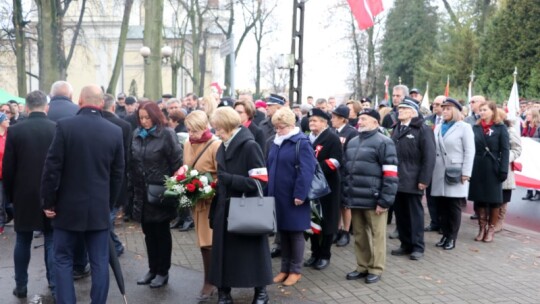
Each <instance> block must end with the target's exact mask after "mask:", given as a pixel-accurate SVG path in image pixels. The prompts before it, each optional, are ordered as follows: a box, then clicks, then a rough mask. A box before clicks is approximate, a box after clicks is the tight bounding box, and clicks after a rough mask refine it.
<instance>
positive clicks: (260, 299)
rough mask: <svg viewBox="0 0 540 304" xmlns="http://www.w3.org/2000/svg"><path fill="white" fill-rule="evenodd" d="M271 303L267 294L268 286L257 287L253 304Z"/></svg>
mask: <svg viewBox="0 0 540 304" xmlns="http://www.w3.org/2000/svg"><path fill="white" fill-rule="evenodd" d="M268 301H270V297H269V296H268V293H267V292H266V286H264V287H255V294H254V295H253V301H251V304H267V303H268Z"/></svg>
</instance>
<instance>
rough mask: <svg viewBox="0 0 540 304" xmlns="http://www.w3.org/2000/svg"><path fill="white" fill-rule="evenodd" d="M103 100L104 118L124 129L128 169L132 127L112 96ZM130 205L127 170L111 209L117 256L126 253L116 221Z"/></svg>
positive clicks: (125, 158)
mask: <svg viewBox="0 0 540 304" xmlns="http://www.w3.org/2000/svg"><path fill="white" fill-rule="evenodd" d="M103 100H104V103H103V118H105V119H106V120H108V121H110V122H112V123H113V124H115V125H117V126H119V127H120V128H121V129H122V136H123V138H124V163H125V164H126V168H127V164H128V155H129V149H130V146H131V137H132V133H133V132H132V130H131V125H130V124H129V123H128V122H126V121H125V120H123V119H121V118H120V117H118V116H117V115H116V114H115V110H116V109H115V108H116V106H115V101H114V96H112V95H110V94H106V95H105V96H104V98H103ZM128 204H129V201H128V193H127V169H126V170H125V172H124V180H123V182H122V188H121V189H120V194H119V196H118V200H117V201H116V204H115V205H114V206H112V208H111V238H112V240H113V242H114V247H115V249H116V254H117V255H118V256H120V255H122V253H124V246H123V245H122V242H120V239H118V236H117V235H116V233H114V219H115V218H116V214H117V213H118V209H119V208H120V207H124V208H125V209H128ZM124 212H125V211H124ZM129 213H131V212H129Z"/></svg>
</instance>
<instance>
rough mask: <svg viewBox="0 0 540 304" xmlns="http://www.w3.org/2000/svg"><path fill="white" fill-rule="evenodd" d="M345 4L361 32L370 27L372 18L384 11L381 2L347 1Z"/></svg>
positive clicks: (378, 0)
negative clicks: (349, 8)
mask: <svg viewBox="0 0 540 304" xmlns="http://www.w3.org/2000/svg"><path fill="white" fill-rule="evenodd" d="M347 2H349V6H350V7H351V11H352V14H353V16H354V18H355V19H356V22H358V27H359V28H360V29H361V30H365V29H368V28H370V27H372V26H373V24H374V23H373V18H375V16H377V15H378V14H380V13H381V12H382V11H383V10H384V7H383V3H382V0H347Z"/></svg>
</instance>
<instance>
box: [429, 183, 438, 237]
mask: <svg viewBox="0 0 540 304" xmlns="http://www.w3.org/2000/svg"><path fill="white" fill-rule="evenodd" d="M426 201H427V207H428V211H429V217H430V218H431V222H430V223H429V224H430V225H431V227H435V228H440V226H441V223H440V214H439V210H438V206H437V202H436V201H435V199H434V197H433V196H431V185H429V187H427V189H426Z"/></svg>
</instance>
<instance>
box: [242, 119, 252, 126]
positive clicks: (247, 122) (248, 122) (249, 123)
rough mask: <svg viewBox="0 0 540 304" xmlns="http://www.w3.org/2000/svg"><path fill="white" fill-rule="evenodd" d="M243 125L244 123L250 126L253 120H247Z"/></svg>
mask: <svg viewBox="0 0 540 304" xmlns="http://www.w3.org/2000/svg"><path fill="white" fill-rule="evenodd" d="M242 125H244V127H246V128H249V126H250V125H251V120H248V121H246V122H245V123H243V124H242Z"/></svg>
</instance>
